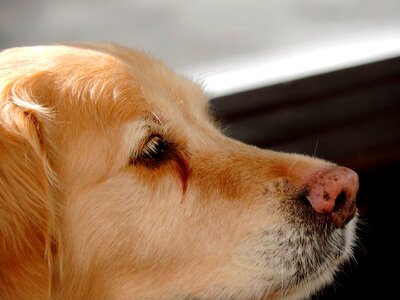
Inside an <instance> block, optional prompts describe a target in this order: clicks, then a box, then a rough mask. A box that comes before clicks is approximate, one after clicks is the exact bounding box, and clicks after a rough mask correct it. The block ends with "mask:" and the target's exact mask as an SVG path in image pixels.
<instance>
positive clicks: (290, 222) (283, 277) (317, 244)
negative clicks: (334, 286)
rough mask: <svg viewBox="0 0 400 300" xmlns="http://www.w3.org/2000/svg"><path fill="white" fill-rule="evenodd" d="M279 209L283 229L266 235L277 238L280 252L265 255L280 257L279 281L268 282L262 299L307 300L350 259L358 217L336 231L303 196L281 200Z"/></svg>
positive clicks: (329, 280)
mask: <svg viewBox="0 0 400 300" xmlns="http://www.w3.org/2000/svg"><path fill="white" fill-rule="evenodd" d="M281 209H282V210H283V211H284V215H285V216H286V224H285V226H284V227H285V228H284V230H278V231H279V232H280V233H279V232H276V231H275V230H274V232H269V231H265V234H267V235H269V236H272V235H275V236H278V237H279V236H280V238H278V239H275V241H274V243H276V244H277V245H279V252H278V253H274V254H272V253H270V254H267V253H268V252H265V253H264V256H265V259H267V260H271V259H272V256H273V255H275V256H278V255H279V259H278V261H279V263H280V264H281V265H282V269H281V270H279V269H278V267H276V270H277V272H278V273H279V272H281V273H280V278H276V280H273V281H271V280H270V281H269V284H268V285H269V286H268V288H267V289H266V292H265V293H264V298H265V299H307V298H309V297H310V296H311V295H313V294H314V293H316V292H318V291H319V290H321V289H322V288H323V287H325V286H326V285H328V284H330V283H332V282H333V281H334V277H335V274H336V273H337V272H338V271H339V270H340V268H341V267H342V266H343V265H344V264H345V263H346V262H347V261H348V260H349V259H350V258H352V252H353V247H354V244H355V239H356V235H355V230H356V224H357V216H356V217H354V218H353V219H352V220H351V221H350V222H349V223H347V224H346V225H345V226H344V227H343V228H337V227H335V226H334V224H333V223H332V221H331V220H330V218H329V216H326V215H321V214H317V213H315V211H313V209H312V208H311V206H310V205H309V204H308V203H306V200H305V199H303V198H302V196H299V197H296V199H289V200H288V203H285V201H284V202H283V203H282V208H281ZM265 240H271V239H270V238H268V237H267V238H266V239H265ZM276 260H277V258H276V257H275V261H276ZM278 277H279V275H278ZM271 283H273V284H272V286H271ZM268 295H270V296H268ZM264 298H261V299H264Z"/></svg>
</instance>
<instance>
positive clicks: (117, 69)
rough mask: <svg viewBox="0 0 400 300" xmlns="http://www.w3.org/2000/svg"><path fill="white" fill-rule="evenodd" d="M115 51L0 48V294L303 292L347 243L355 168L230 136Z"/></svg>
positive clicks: (295, 295)
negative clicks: (277, 150)
mask: <svg viewBox="0 0 400 300" xmlns="http://www.w3.org/2000/svg"><path fill="white" fill-rule="evenodd" d="M209 106H210V103H209V102H208V99H207V97H206V96H205V95H204V93H203V92H202V90H201V88H200V87H199V86H198V85H196V84H194V83H192V82H191V81H190V80H189V79H187V78H184V77H182V76H179V75H177V74H175V73H174V72H173V71H172V70H170V69H169V68H168V67H166V66H165V65H164V64H163V63H162V62H160V61H158V60H156V59H154V58H152V57H151V56H149V55H148V54H146V53H143V52H141V51H137V50H132V49H128V48H125V47H122V46H118V45H114V44H90V43H88V44H76V45H49V46H36V47H21V48H13V49H8V50H4V51H2V52H1V54H0V298H1V299H13V300H15V299H85V300H87V299H118V300H125V299H126V300H127V299H141V300H142V299H166V300H169V299H174V300H175V299H178V300H179V299H184V300H189V299H192V300H194V299H307V298H309V297H310V296H311V295H314V294H315V293H317V292H318V291H320V290H321V289H322V288H323V287H324V286H326V285H328V284H331V283H332V282H333V281H334V276H335V274H336V273H337V271H338V270H340V268H341V266H342V265H343V263H344V262H346V261H348V260H349V259H351V258H352V257H353V254H352V253H353V248H354V247H355V245H356V239H357V238H356V226H357V215H358V213H357V208H356V194H357V190H358V185H359V184H358V177H357V174H356V173H355V172H354V171H352V170H351V169H348V168H345V167H341V166H338V165H336V164H334V163H332V162H328V161H325V160H321V159H317V158H314V157H309V156H305V155H299V154H291V153H281V152H274V151H270V150H265V149H259V148H257V147H254V146H250V145H246V144H243V143H241V142H239V141H235V140H232V139H230V138H228V137H227V136H225V135H224V134H223V131H222V130H221V129H220V126H219V125H218V122H217V121H215V120H214V119H213V117H212V116H211V114H210V112H209V110H210V109H209Z"/></svg>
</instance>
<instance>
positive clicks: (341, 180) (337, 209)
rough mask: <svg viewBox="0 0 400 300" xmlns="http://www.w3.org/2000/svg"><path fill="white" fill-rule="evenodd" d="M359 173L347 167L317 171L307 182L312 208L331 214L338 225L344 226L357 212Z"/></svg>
mask: <svg viewBox="0 0 400 300" xmlns="http://www.w3.org/2000/svg"><path fill="white" fill-rule="evenodd" d="M357 191H358V175H357V173H355V172H354V171H353V170H351V169H348V168H345V167H334V168H332V169H329V170H324V171H317V172H315V173H314V174H313V175H312V176H311V179H310V180H309V181H308V182H307V183H306V197H307V199H308V201H309V202H310V204H311V206H312V208H313V209H314V210H315V211H316V212H317V213H320V214H326V215H329V216H330V218H331V220H332V222H333V223H334V224H335V226H336V227H339V228H341V227H344V225H346V224H347V223H348V222H349V221H350V220H351V219H352V218H353V217H354V215H355V213H356V194H357Z"/></svg>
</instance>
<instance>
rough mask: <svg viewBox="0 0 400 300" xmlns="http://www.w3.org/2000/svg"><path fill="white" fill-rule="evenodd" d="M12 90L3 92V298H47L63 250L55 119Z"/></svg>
mask: <svg viewBox="0 0 400 300" xmlns="http://www.w3.org/2000/svg"><path fill="white" fill-rule="evenodd" d="M14 87H15V86H14ZM6 90H7V89H3V90H2V91H1V90H0V298H1V299H46V298H50V297H51V284H52V277H53V276H54V268H55V266H54V264H55V256H56V252H57V251H58V249H59V245H58V242H59V238H58V237H59V233H58V232H59V231H58V229H57V228H56V224H57V222H56V218H57V213H56V207H55V205H56V204H55V201H54V195H55V186H56V178H55V176H54V173H53V172H52V169H51V167H50V164H49V161H48V159H47V154H46V149H49V148H48V145H47V144H48V142H47V141H46V138H45V135H46V132H45V127H46V126H47V125H49V123H50V121H51V118H50V116H51V114H50V111H49V110H47V109H45V108H43V107H42V106H40V105H38V104H36V103H34V102H33V101H30V100H29V96H28V95H27V93H26V94H22V95H21V94H19V95H17V93H16V89H15V88H12V89H8V93H6ZM46 124H47V125H46Z"/></svg>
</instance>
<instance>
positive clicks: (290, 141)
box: [0, 0, 400, 299]
mask: <svg viewBox="0 0 400 300" xmlns="http://www.w3.org/2000/svg"><path fill="white" fill-rule="evenodd" d="M63 41H97V42H114V43H120V44H124V45H126V46H131V47H136V48H140V49H144V50H146V51H148V52H150V53H152V54H153V55H155V56H156V57H158V58H160V59H162V60H163V61H165V62H166V63H167V64H168V65H170V66H171V67H173V68H174V69H176V70H178V71H179V72H182V73H183V74H185V75H186V76H189V77H192V78H193V79H194V80H196V81H199V82H200V83H201V84H202V85H203V86H204V88H205V90H206V92H207V93H208V94H209V95H210V98H211V100H210V101H211V104H212V107H213V110H214V112H215V114H216V116H217V118H218V119H219V120H221V121H222V123H223V124H224V127H226V128H227V129H226V132H227V134H228V135H230V136H232V137H235V138H237V139H239V140H242V141H245V142H247V143H250V144H254V145H258V146H260V147H264V148H271V149H276V150H282V151H289V152H299V153H305V154H309V155H315V156H318V157H322V158H325V159H329V160H332V161H335V162H337V163H339V164H342V165H345V166H348V167H351V168H353V169H354V170H356V171H357V172H358V173H359V175H360V192H359V196H358V200H357V201H358V207H359V213H360V216H361V219H362V224H361V225H360V226H359V234H360V241H359V247H358V248H357V250H356V260H357V262H352V263H350V264H348V265H347V266H345V267H344V270H343V272H342V273H341V274H340V275H338V277H337V283H336V284H335V285H334V286H332V287H329V288H327V289H325V290H324V291H323V292H321V293H320V294H319V295H318V296H316V297H315V299H363V298H368V299H370V298H371V297H377V298H378V299H389V298H393V297H391V296H390V295H392V294H394V295H395V294H396V292H397V286H396V285H395V284H394V281H395V279H396V277H397V275H396V269H394V266H395V264H397V256H396V254H397V250H396V246H395V245H394V243H395V241H396V239H397V237H398V233H397V231H398V229H399V226H398V225H397V222H396V221H397V211H396V202H397V201H398V200H400V199H399V198H400V197H399V195H398V194H399V193H398V191H397V188H398V187H397V185H398V184H399V183H398V182H399V181H400V176H399V175H398V173H399V171H398V170H399V167H400V1H398V0H380V1H371V0H348V1H336V0H324V1H321V0H298V1H296V0H269V1H264V0H252V1H247V0H241V1H239V0H238V1H233V0H219V1H214V0H202V1H184V0H181V1H180V0H170V1H167V0H165V1H162V0H136V1H129V0H113V1H97V0H80V1H78V0H69V1H58V0H35V1H32V0H0V49H4V48H8V47H13V46H23V45H35V44H48V43H58V42H63ZM393 269H394V272H395V273H394V275H391V272H392V271H393ZM373 295H377V296H373Z"/></svg>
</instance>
